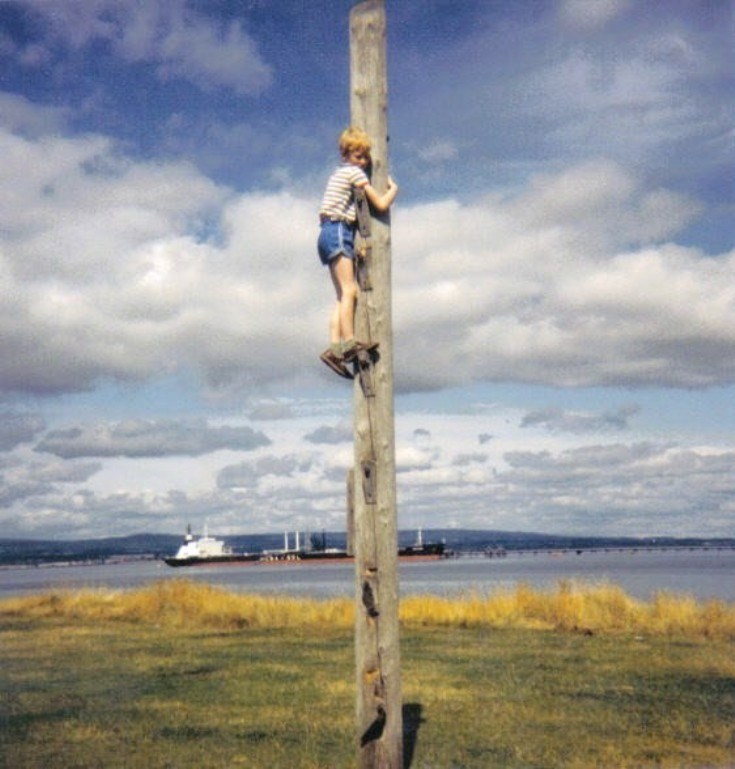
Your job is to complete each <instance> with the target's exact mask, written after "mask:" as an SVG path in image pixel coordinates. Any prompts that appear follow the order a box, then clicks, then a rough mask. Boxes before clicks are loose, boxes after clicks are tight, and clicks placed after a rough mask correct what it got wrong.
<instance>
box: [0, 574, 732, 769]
mask: <svg viewBox="0 0 735 769" xmlns="http://www.w3.org/2000/svg"><path fill="white" fill-rule="evenodd" d="M646 623H648V627H646ZM351 627H352V605H351V602H349V601H340V600H330V601H323V602H319V601H309V600H298V599H289V598H264V597H258V596H244V595H238V594H232V593H226V592H224V591H218V590H216V589H213V588H210V587H206V586H199V585H193V584H190V583H188V582H186V581H179V580H174V581H171V582H167V583H157V584H155V585H152V586H150V587H148V588H146V589H143V590H139V591H132V592H120V593H116V592H109V591H108V592H81V593H69V594H64V593H58V594H46V595H39V596H31V597H28V598H21V599H13V600H9V601H4V602H2V603H0V655H1V656H2V666H1V667H0V767H7V768H8V769H31V768H33V769H40V768H41V767H44V769H46V768H49V767H50V768H53V769H55V768H56V767H75V768H78V769H86V768H87V767H89V768H91V767H106V768H107V767H110V768H116V767H119V768H120V769H123V767H124V768H125V769H138V768H140V769H143V767H145V768H146V769H157V768H159V767H160V768H163V767H171V769H179V768H181V769H186V768H188V767H197V769H203V768H206V769H209V768H210V767H238V766H242V767H264V768H265V767H269V768H271V767H272V768H275V769H279V768H280V767H283V769H291V768H292V767H293V768H294V769H298V768H301V767H303V768H304V769H306V768H307V767H308V768H313V769H316V768H317V767H318V768H319V769H326V768H328V767H335V768H336V767H339V768H340V769H341V768H342V767H351V766H354V754H355V749H354V742H353V731H354V722H355V720H354V686H353V679H354V669H353V668H354V664H353V648H352V630H351ZM401 637H402V641H401V648H402V675H403V701H404V730H405V733H406V734H405V755H406V766H411V767H415V769H429V768H432V769H456V768H459V767H467V768H468V769H469V768H470V767H473V768H474V767H477V769H492V768H493V767H504V769H509V768H513V767H519V768H520V767H539V768H540V767H544V768H548V769H551V768H552V767H565V768H567V767H568V768H570V769H573V768H574V767H604V769H614V768H615V767H685V768H686V769H695V768H699V767H731V766H733V765H734V764H735V762H734V760H733V755H734V751H735V654H733V652H735V607H733V606H731V605H728V604H722V603H712V604H707V605H700V604H696V603H695V602H693V601H691V600H690V599H687V598H676V597H673V596H660V597H659V598H658V599H656V600H655V601H653V602H652V603H651V604H641V603H638V602H636V601H633V600H632V599H630V598H628V597H627V596H625V595H624V594H623V593H622V592H621V591H619V590H618V589H617V588H613V587H608V588H595V589H579V590H577V589H575V588H574V587H573V586H570V585H561V586H560V587H559V588H558V589H557V590H555V591H552V592H551V593H538V592H534V591H532V590H530V589H528V588H525V587H523V586H521V587H519V588H518V589H517V590H515V591H513V592H511V593H505V594H498V595H495V596H489V597H478V596H475V597H468V598H467V599H465V600H455V601H444V600H439V599H434V598H416V599H406V601H404V603H403V605H402V633H401Z"/></svg>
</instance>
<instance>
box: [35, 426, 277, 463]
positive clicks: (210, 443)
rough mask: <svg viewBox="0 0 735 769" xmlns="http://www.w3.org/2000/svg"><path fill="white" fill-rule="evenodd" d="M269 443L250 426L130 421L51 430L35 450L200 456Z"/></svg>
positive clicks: (90, 454) (84, 454)
mask: <svg viewBox="0 0 735 769" xmlns="http://www.w3.org/2000/svg"><path fill="white" fill-rule="evenodd" d="M269 443H270V440H269V439H268V438H267V437H266V436H265V435H264V434H263V433H262V432H256V431H254V430H252V429H251V428H250V427H247V426H242V427H228V426H210V425H209V424H207V423H206V422H204V421H199V422H194V423H192V422H181V421H174V420H155V421H153V420H147V421H145V420H129V421H127V422H120V423H116V424H97V425H83V426H81V427H66V428H63V429H57V430H51V431H50V432H49V433H48V434H47V435H46V436H45V437H44V438H43V440H41V441H40V442H39V444H38V445H37V446H36V448H35V450H36V451H39V452H47V453H50V454H55V455H56V456H58V457H62V458H65V459H69V458H74V457H164V456H169V455H172V454H182V455H185V456H199V455H201V454H208V453H211V452H213V451H220V450H222V449H232V450H239V451H251V450H253V449H256V448H259V447H261V446H267V445H268V444H269Z"/></svg>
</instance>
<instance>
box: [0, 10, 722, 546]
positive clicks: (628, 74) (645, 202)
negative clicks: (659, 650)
mask: <svg viewBox="0 0 735 769" xmlns="http://www.w3.org/2000/svg"><path fill="white" fill-rule="evenodd" d="M351 7H352V3H351V2H349V1H347V0H345V1H341V0H311V1H310V2H308V3H307V2H304V0H167V2H166V3H158V2H153V0H151V1H150V2H148V1H147V0H1V1H0V158H1V160H0V274H1V276H2V277H1V280H0V322H1V326H0V359H1V360H2V365H1V366H0V536H3V537H18V538H56V539H71V538H82V537H107V536H123V535H128V534H134V533H139V532H148V533H179V532H183V531H184V529H185V527H186V525H187V524H191V525H192V526H193V528H194V529H195V530H197V531H200V530H202V529H203V527H204V526H205V525H207V526H208V529H209V531H210V533H215V534H218V535H223V536H226V535H227V534H234V533H243V534H246V533H263V532H277V531H283V530H285V529H289V530H294V529H300V530H302V531H308V530H312V531H320V530H322V529H326V530H330V531H343V530H344V529H345V477H346V473H347V471H348V469H349V468H350V467H351V465H352V463H353V458H352V386H351V384H350V383H348V382H346V381H345V380H341V379H339V378H337V377H336V376H334V375H333V374H332V373H331V372H330V371H329V369H327V367H325V366H324V365H323V364H322V363H320V361H319V358H318V355H319V353H320V352H321V351H322V350H323V349H324V347H325V346H326V343H327V341H328V336H327V321H328V316H329V312H330V310H331V307H332V304H333V301H334V297H333V289H332V287H331V284H330V281H329V279H328V275H327V274H326V273H325V271H324V268H323V267H322V266H321V265H320V263H319V261H318V257H317V255H316V237H317V234H318V218H317V210H318V206H319V202H320V199H321V195H322V192H323V188H324V185H325V182H326V179H327V177H328V175H329V173H330V171H331V170H332V169H333V168H334V166H335V165H336V164H337V162H338V155H337V150H336V142H337V137H338V135H339V133H340V131H341V130H342V129H343V128H344V127H345V126H346V125H347V124H348V123H349V117H350V116H349V31H348V15H349V11H350V8H351ZM386 11H387V35H388V37H387V46H388V73H389V74H388V80H389V94H388V100H389V108H388V121H389V131H390V172H391V175H392V176H393V177H394V178H395V180H396V182H397V183H398V185H399V187H400V192H399V195H398V199H397V200H396V203H395V204H394V206H393V211H392V219H391V221H392V225H391V229H392V233H391V234H392V270H393V285H392V300H393V327H394V367H395V394H396V396H395V407H396V457H397V459H396V461H397V468H396V470H397V472H396V483H397V494H398V511H397V514H398V525H399V527H400V528H401V529H415V528H418V527H423V528H425V529H431V528H445V527H457V528H476V529H501V530H506V531H543V532H548V533H556V534H585V535H601V536H602V535H613V536H614V535H630V536H641V537H643V536H664V535H670V536H702V537H733V536H735V409H734V408H733V405H732V404H733V402H734V401H735V250H734V248H735V225H734V224H733V222H735V195H734V194H733V193H734V183H733V179H734V178H735V177H734V175H733V171H734V170H735V162H734V160H735V128H734V126H735V119H734V110H733V103H734V96H733V95H734V94H735V59H734V58H733V39H734V35H735V21H734V18H733V16H734V14H733V3H732V2H731V1H730V0H666V2H662V1H660V0H639V1H638V2H636V0H517V2H513V3H507V2H494V1H493V2H487V1H485V0H464V1H463V2H461V3H457V2H453V1H452V2H450V1H449V0H400V2H399V0H392V1H391V0H388V2H387V3H386Z"/></svg>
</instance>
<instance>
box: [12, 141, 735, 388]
mask: <svg viewBox="0 0 735 769" xmlns="http://www.w3.org/2000/svg"><path fill="white" fill-rule="evenodd" d="M0 148H1V149H2V151H3V157H4V160H5V162H4V163H3V166H2V169H1V170H0V201H1V202H2V205H1V206H0V225H2V230H3V236H2V239H0V272H1V273H2V275H3V281H2V289H0V317H1V318H2V321H3V328H4V332H5V333H4V336H3V340H2V342H1V343H0V344H1V345H2V352H3V358H4V360H6V361H8V365H6V366H4V367H3V371H2V374H0V386H1V387H2V388H3V389H4V390H6V391H13V390H18V391H35V392H47V393H54V392H57V393H58V392H65V391H79V390H83V389H85V388H88V387H91V386H92V385H93V383H94V382H95V380H97V379H98V378H99V377H113V378H117V379H120V380H123V381H124V380H140V379H148V378H152V377H155V376H160V375H161V374H163V373H165V372H171V371H176V370H180V369H183V368H186V369H188V370H192V371H195V372H198V373H199V375H200V376H201V379H202V381H203V382H204V383H205V385H206V386H207V387H209V388H210V389H211V390H212V391H213V392H220V393H230V394H232V395H235V394H238V393H242V392H243V391H245V390H247V391H251V390H252V388H253V387H255V388H256V389H257V387H259V386H263V385H265V384H267V383H269V382H277V381H283V380H287V381H294V380H295V379H297V378H300V377H303V376H311V377H320V378H321V379H323V380H325V381H331V380H330V379H329V376H330V375H329V372H328V371H327V370H326V367H323V366H319V364H318V359H317V354H318V352H319V350H320V349H321V348H322V346H324V345H325V344H326V341H327V335H326V327H327V318H328V315H329V311H330V308H331V304H332V301H333V290H332V288H331V285H330V283H329V281H328V279H327V275H326V272H325V271H324V270H323V268H321V266H320V265H319V264H318V260H317V258H316V256H315V246H314V241H315V237H316V231H317V228H316V222H315V213H314V211H315V208H316V205H317V203H318V201H317V199H316V198H314V199H311V198H306V197H296V196H295V195H293V194H290V193H287V192H277V193H264V192H253V193H246V194H241V195H235V194H233V193H232V191H230V190H227V189H225V188H222V187H218V186H216V185H215V184H213V183H212V182H211V181H210V180H208V179H207V178H205V177H204V176H202V175H201V174H199V173H198V172H197V171H196V170H195V169H193V168H192V167H191V166H190V165H188V164H187V163H152V162H142V161H141V162H135V161H132V160H131V159H129V158H126V157H125V156H124V155H121V154H120V152H119V151H118V150H117V148H116V147H115V146H114V145H113V144H112V143H111V142H109V141H107V140H106V139H104V138H103V137H99V136H85V137H81V138H77V139H69V138H63V137H59V136H41V137H37V138H35V139H34V138H24V137H21V136H18V135H17V134H13V133H10V132H8V131H4V132H0ZM700 208H701V207H700V205H699V204H698V203H697V202H695V201H693V200H691V199H689V198H687V197H685V196H683V195H680V194H677V193H674V192H671V191H669V190H662V189H653V190H649V189H647V188H646V187H645V186H644V185H643V184H642V182H641V181H640V180H639V179H637V178H636V177H635V176H634V175H632V174H631V173H630V172H628V171H625V170H624V169H623V168H621V167H620V166H619V165H617V164H615V163H611V162H609V161H596V162H591V163H585V164H582V165H580V166H577V167H572V168H569V169H567V170H564V171H562V172H560V173H558V174H548V173H547V174H543V175H539V176H538V177H536V178H534V179H532V180H531V182H530V184H529V185H528V187H527V188H526V189H525V190H523V191H522V192H520V193H519V194H517V195H515V196H511V197H499V196H489V197H486V198H484V199H480V200H477V201H475V202H473V203H471V204H460V203H459V202H457V201H453V200H449V199H448V200H440V201H436V202H434V203H427V204H414V205H413V206H405V207H401V206H400V204H399V205H398V207H397V209H396V211H395V216H394V226H393V243H394V248H393V262H394V267H393V273H394V305H395V313H394V319H395V322H394V328H395V334H396V371H397V385H398V388H399V389H400V390H406V389H435V388H441V387H445V386H448V385H453V384H460V383H463V382H470V381H481V380H485V381H487V380H490V381H498V380H503V381H525V382H539V383H547V384H555V385H575V386H577V385H600V384H624V385H632V386H640V385H644V386H648V385H667V386H685V387H690V386H703V385H710V384H725V383H729V382H732V381H733V379H734V378H735V364H733V363H732V361H733V360H735V355H733V347H734V346H735V331H733V329H735V298H734V295H733V289H732V285H733V284H734V283H735V281H734V280H733V278H734V277H735V276H734V275H733V273H734V271H735V254H723V255H721V256H718V257H711V256H705V255H704V254H702V253H700V252H699V251H698V250H697V249H694V248H685V247H682V246H677V245H675V244H674V243H672V242H666V239H670V238H672V237H674V236H675V235H676V233H677V231H678V230H680V229H681V228H683V227H684V226H686V225H687V224H688V223H690V222H691V221H692V220H693V218H694V217H696V216H697V214H698V212H699V211H700ZM198 233H201V234H198ZM211 233H215V236H214V237H212V236H211ZM408 361H420V365H408Z"/></svg>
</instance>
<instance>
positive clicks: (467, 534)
mask: <svg viewBox="0 0 735 769" xmlns="http://www.w3.org/2000/svg"><path fill="white" fill-rule="evenodd" d="M195 533H196V532H195ZM213 535H216V532H213ZM324 536H325V537H326V544H327V545H328V546H329V547H342V548H344V547H345V546H346V536H345V534H344V532H327V533H325V534H324ZM318 537H319V538H321V537H322V532H319V533H318ZM222 539H225V540H226V542H227V544H228V545H230V546H231V547H232V548H233V549H234V550H236V551H249V552H260V551H262V550H272V549H276V548H281V547H283V534H282V533H274V534H240V535H232V536H227V537H222ZM423 539H424V542H437V541H443V542H445V543H446V546H447V549H449V550H456V551H460V552H461V551H468V550H484V549H486V548H497V547H502V548H505V549H506V550H559V549H566V550H588V549H592V548H600V547H674V546H677V547H701V546H704V545H719V546H726V547H735V539H704V538H697V537H688V538H675V537H655V538H651V537H647V538H637V537H588V536H561V535H556V534H543V533H537V532H523V531H518V532H512V531H496V530H474V529H426V530H424V532H423ZM308 541H309V537H308V535H305V534H302V538H301V542H302V543H303V544H305V543H307V542H308ZM415 541H416V531H415V530H407V531H401V532H400V533H399V543H400V545H402V546H405V545H410V544H413V543H414V542H415ZM181 542H182V537H181V536H176V535H172V534H133V535H131V536H128V537H109V538H105V539H83V540H68V541H66V540H30V539H0V565H6V566H8V565H23V564H25V565H41V564H44V563H59V562H66V561H72V562H82V561H85V562H89V561H105V560H108V559H112V558H144V557H147V558H160V557H162V556H164V555H171V554H173V553H175V552H176V550H177V549H178V547H179V545H180V544H181ZM290 543H291V546H293V544H294V543H293V534H291V535H290Z"/></svg>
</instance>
